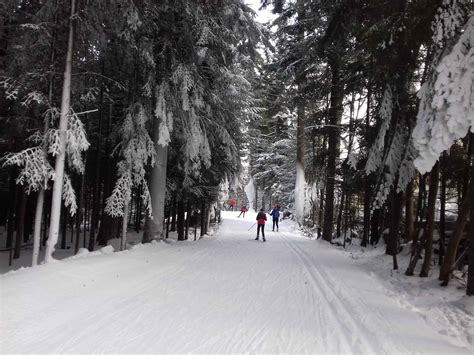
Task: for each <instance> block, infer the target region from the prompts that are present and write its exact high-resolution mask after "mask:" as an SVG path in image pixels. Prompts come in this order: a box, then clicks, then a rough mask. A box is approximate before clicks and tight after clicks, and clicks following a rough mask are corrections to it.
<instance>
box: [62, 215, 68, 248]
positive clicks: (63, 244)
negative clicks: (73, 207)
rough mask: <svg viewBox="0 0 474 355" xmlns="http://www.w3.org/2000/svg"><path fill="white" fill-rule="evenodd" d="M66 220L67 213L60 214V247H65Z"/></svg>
mask: <svg viewBox="0 0 474 355" xmlns="http://www.w3.org/2000/svg"><path fill="white" fill-rule="evenodd" d="M67 220H68V214H67V212H66V213H64V214H63V216H62V223H61V249H66V241H67Z"/></svg>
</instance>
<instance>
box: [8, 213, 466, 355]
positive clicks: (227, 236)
mask: <svg viewBox="0 0 474 355" xmlns="http://www.w3.org/2000/svg"><path fill="white" fill-rule="evenodd" d="M237 214H238V213H237V212H225V213H224V221H223V223H222V225H221V226H220V228H219V230H218V231H217V232H216V233H215V235H214V236H211V237H205V238H203V239H201V240H200V241H198V242H192V241H186V242H174V243H170V244H165V243H157V244H152V245H147V246H142V245H137V246H136V247H134V248H133V249H132V250H129V251H125V252H122V253H114V254H108V255H100V256H89V257H83V258H70V259H65V260H63V261H61V262H58V263H53V264H48V265H42V266H39V267H36V268H34V269H30V268H29V269H22V270H19V271H16V272H11V273H7V274H5V275H2V276H1V279H0V280H1V283H0V286H1V294H0V295H1V299H0V301H1V324H0V338H1V340H0V352H1V353H9V352H24V353H25V352H26V353H32V352H36V353H41V352H55V353H73V352H74V353H91V352H94V353H108V352H113V353H117V352H128V353H131V352H133V353H145V352H146V353H157V352H165V353H173V352H174V353H176V352H179V353H319V354H321V353H359V354H398V353H400V354H402V353H403V354H407V353H413V354H415V353H416V354H431V353H445V354H454V353H459V354H469V353H471V352H470V351H472V349H468V348H462V347H459V346H458V344H456V342H455V341H454V340H453V339H452V337H450V336H448V335H446V334H441V333H440V332H436V331H435V330H434V329H433V328H432V327H430V326H429V324H428V323H427V322H426V321H425V320H424V319H423V317H422V315H420V314H418V313H417V312H415V311H413V310H410V309H407V307H403V305H401V304H400V302H399V299H397V298H396V297H392V298H391V297H390V296H389V292H388V291H387V290H385V289H384V288H383V287H381V285H380V281H379V280H376V278H375V276H374V275H371V274H367V273H364V272H363V271H362V270H361V269H359V268H357V267H356V266H354V265H352V264H351V263H350V261H349V260H348V259H347V258H345V257H343V256H342V255H340V254H338V253H337V251H335V250H334V249H332V248H331V247H330V246H329V245H326V244H325V243H323V242H319V241H314V240H310V239H308V238H305V237H303V236H301V235H300V234H299V233H294V232H292V231H291V230H290V229H289V228H288V224H286V223H285V222H283V223H281V226H280V232H276V233H275V232H271V230H267V232H266V237H267V242H266V243H263V242H260V241H254V240H253V238H254V237H255V229H252V231H247V229H248V228H249V227H250V226H251V225H252V224H253V223H254V218H255V215H254V214H252V213H248V214H247V216H246V218H245V219H241V218H240V219H238V218H236V216H237ZM269 227H270V223H267V228H268V229H269ZM255 228H256V227H255ZM448 316H449V315H448Z"/></svg>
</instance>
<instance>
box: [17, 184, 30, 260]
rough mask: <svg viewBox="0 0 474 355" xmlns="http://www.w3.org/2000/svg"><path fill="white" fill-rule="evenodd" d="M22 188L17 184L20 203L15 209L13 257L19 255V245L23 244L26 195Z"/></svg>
mask: <svg viewBox="0 0 474 355" xmlns="http://www.w3.org/2000/svg"><path fill="white" fill-rule="evenodd" d="M22 190H23V188H22V187H21V186H20V185H19V186H18V192H19V195H20V204H19V206H18V211H17V214H16V216H17V219H16V235H15V251H14V253H13V259H18V258H19V257H20V252H21V246H22V244H23V234H24V232H25V214H26V203H27V202H28V195H27V194H26V193H25V192H24V191H22Z"/></svg>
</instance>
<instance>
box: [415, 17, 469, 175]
mask: <svg viewBox="0 0 474 355" xmlns="http://www.w3.org/2000/svg"><path fill="white" fill-rule="evenodd" d="M434 77H435V78H436V80H435V81H434V80H433V79H431V80H428V81H427V82H426V83H425V84H424V85H423V87H422V89H421V90H420V93H419V97H420V108H419V111H418V116H417V124H416V127H415V129H414V130H413V140H414V144H415V147H416V148H417V149H418V152H419V156H418V157H417V158H416V159H415V161H414V164H415V166H416V168H417V169H418V171H420V173H422V174H424V173H426V172H428V171H430V170H431V168H432V167H433V165H434V164H435V163H436V161H437V160H438V158H439V156H440V155H441V153H442V152H444V151H445V150H447V149H449V148H450V147H451V145H452V144H453V143H454V142H455V141H456V140H457V139H459V138H462V137H464V136H465V135H466V134H467V133H468V130H469V128H471V131H472V126H473V124H474V84H473V81H474V17H473V16H471V18H470V19H469V20H468V22H467V23H466V25H465V27H464V31H463V32H462V34H461V35H460V37H459V39H458V41H457V43H456V44H455V45H454V47H453V49H452V50H451V51H450V53H449V54H447V55H446V56H444V57H443V58H442V59H441V61H440V63H439V64H438V65H437V66H436V72H435V75H434Z"/></svg>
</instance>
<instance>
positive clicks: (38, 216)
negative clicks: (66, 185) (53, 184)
mask: <svg viewBox="0 0 474 355" xmlns="http://www.w3.org/2000/svg"><path fill="white" fill-rule="evenodd" d="M43 206H44V189H40V190H39V191H38V197H37V199H36V212H35V227H34V231H33V233H34V234H33V257H32V260H31V265H32V266H36V265H38V257H39V249H40V242H41V240H40V238H41V220H42V219H43Z"/></svg>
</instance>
